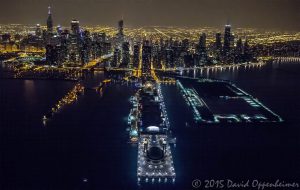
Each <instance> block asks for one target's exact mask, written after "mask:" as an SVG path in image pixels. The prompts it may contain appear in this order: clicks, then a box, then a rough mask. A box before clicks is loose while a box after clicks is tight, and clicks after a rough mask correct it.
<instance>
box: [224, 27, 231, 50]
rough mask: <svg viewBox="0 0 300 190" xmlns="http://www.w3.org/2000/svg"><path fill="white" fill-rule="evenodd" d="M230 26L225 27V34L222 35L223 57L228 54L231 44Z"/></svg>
mask: <svg viewBox="0 0 300 190" xmlns="http://www.w3.org/2000/svg"><path fill="white" fill-rule="evenodd" d="M231 38H232V35H231V25H229V24H226V25H225V33H224V45H223V54H224V56H228V55H229V54H230V44H231Z"/></svg>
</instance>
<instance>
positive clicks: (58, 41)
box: [1, 7, 280, 69]
mask: <svg viewBox="0 0 300 190" xmlns="http://www.w3.org/2000/svg"><path fill="white" fill-rule="evenodd" d="M231 30H232V28H231V25H229V24H227V25H225V31H224V33H223V34H221V33H220V32H218V33H216V34H215V39H214V40H213V42H212V43H207V34H206V33H202V34H200V36H199V40H198V42H195V41H191V40H190V39H188V38H185V39H180V40H178V39H173V38H172V37H170V38H168V39H166V38H155V39H153V38H151V37H149V36H145V37H143V38H141V37H139V38H135V37H132V36H131V37H129V36H126V35H125V33H124V22H123V20H120V21H119V23H118V31H117V34H116V35H114V36H109V35H106V33H104V32H101V33H99V32H94V33H90V32H89V31H88V30H83V29H82V27H80V23H79V21H78V20H72V21H71V27H70V29H63V28H62V27H61V26H57V27H54V24H53V18H52V13H51V8H50V7H49V11H48V18H47V27H46V28H45V27H42V26H41V25H39V24H38V25H37V26H36V29H35V33H34V34H29V35H28V36H26V37H25V38H23V39H22V40H21V38H22V37H21V36H17V35H16V36H15V40H18V39H19V41H20V40H21V41H22V42H21V43H20V45H19V46H23V49H25V52H26V50H27V51H28V52H35V51H36V52H39V51H40V52H43V53H45V58H46V59H45V61H44V64H47V65H54V66H62V65H68V66H76V67H80V66H84V65H86V64H88V63H89V62H90V61H93V60H96V59H97V58H100V57H101V56H104V55H110V56H109V57H111V59H109V60H108V61H107V62H106V63H105V64H106V65H105V66H110V67H121V68H139V67H140V65H141V64H143V66H144V68H149V69H150V67H151V66H152V67H153V68H156V69H168V68H177V67H198V66H203V65H207V64H208V65H209V64H234V63H246V62H252V61H256V58H257V57H259V56H268V55H270V50H269V49H266V47H262V46H260V45H251V46H250V45H249V42H248V40H247V38H246V37H244V38H243V39H242V38H237V37H236V36H235V35H234V34H233V33H232V31H231ZM1 43H2V44H5V48H6V49H8V48H10V49H11V50H13V49H22V47H14V46H13V45H12V44H10V35H9V34H3V35H2V36H1ZM26 47H30V48H29V49H28V48H27V49H26ZM275 47H276V46H275ZM267 48H268V47H267ZM274 52H275V53H276V51H274ZM260 54H261V55H260ZM271 54H272V53H271ZM279 56H280V54H279Z"/></svg>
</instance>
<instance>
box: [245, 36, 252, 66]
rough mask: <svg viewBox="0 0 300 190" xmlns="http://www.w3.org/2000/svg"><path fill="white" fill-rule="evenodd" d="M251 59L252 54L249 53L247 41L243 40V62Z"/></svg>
mask: <svg viewBox="0 0 300 190" xmlns="http://www.w3.org/2000/svg"><path fill="white" fill-rule="evenodd" d="M252 59H253V54H252V53H251V49H250V46H249V43H248V40H247V39H246V40H245V43H244V61H245V62H249V61H251V60H252Z"/></svg>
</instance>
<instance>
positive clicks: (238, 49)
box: [234, 38, 243, 63]
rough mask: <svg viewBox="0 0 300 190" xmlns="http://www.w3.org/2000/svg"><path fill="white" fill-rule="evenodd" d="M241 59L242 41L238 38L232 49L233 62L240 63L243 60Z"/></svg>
mask: <svg viewBox="0 0 300 190" xmlns="http://www.w3.org/2000/svg"><path fill="white" fill-rule="evenodd" d="M242 59H243V42H242V39H241V38H239V39H238V41H237V43H236V47H235V50H234V62H235V63H240V62H242V61H243V60H242Z"/></svg>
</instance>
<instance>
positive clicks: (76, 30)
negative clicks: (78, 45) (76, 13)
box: [71, 20, 80, 35]
mask: <svg viewBox="0 0 300 190" xmlns="http://www.w3.org/2000/svg"><path fill="white" fill-rule="evenodd" d="M71 30H72V34H74V35H79V34H80V26H79V21H78V20H72V21H71Z"/></svg>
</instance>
